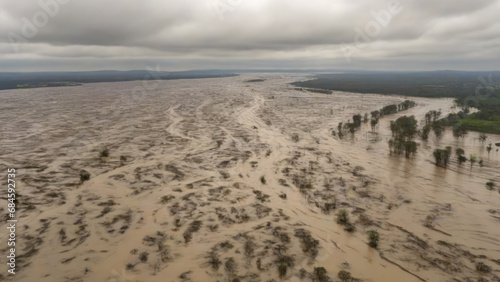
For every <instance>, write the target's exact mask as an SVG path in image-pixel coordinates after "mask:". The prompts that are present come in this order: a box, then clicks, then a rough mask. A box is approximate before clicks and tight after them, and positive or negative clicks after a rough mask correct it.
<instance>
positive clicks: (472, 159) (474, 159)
mask: <svg viewBox="0 0 500 282" xmlns="http://www.w3.org/2000/svg"><path fill="white" fill-rule="evenodd" d="M469 161H470V170H471V171H472V166H473V165H474V164H475V163H476V161H477V157H476V156H475V155H470V159H469Z"/></svg>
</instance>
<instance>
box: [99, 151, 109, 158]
mask: <svg viewBox="0 0 500 282" xmlns="http://www.w3.org/2000/svg"><path fill="white" fill-rule="evenodd" d="M107 157H109V150H108V149H104V150H103V151H102V152H101V158H107Z"/></svg>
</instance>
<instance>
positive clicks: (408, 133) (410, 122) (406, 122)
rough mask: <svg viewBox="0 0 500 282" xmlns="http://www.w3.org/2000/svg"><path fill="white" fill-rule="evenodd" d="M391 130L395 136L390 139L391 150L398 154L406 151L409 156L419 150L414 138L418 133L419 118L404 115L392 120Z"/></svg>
mask: <svg viewBox="0 0 500 282" xmlns="http://www.w3.org/2000/svg"><path fill="white" fill-rule="evenodd" d="M391 131H392V136H393V138H392V139H391V140H389V148H390V150H391V152H393V153H396V154H402V153H403V152H404V153H405V156H406V157H407V158H409V157H410V156H411V155H412V154H415V153H416V152H417V145H418V144H417V143H416V142H415V141H413V138H415V136H416V135H417V133H418V130H417V120H416V119H415V117H414V116H409V117H408V116H402V117H400V118H398V119H397V120H396V121H391Z"/></svg>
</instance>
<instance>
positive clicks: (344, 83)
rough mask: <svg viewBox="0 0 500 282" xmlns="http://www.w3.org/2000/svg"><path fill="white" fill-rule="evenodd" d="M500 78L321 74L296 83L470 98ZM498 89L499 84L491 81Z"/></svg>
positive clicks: (442, 73) (437, 73)
mask: <svg viewBox="0 0 500 282" xmlns="http://www.w3.org/2000/svg"><path fill="white" fill-rule="evenodd" d="M490 75H491V76H492V77H493V78H498V77H500V72H499V71H496V72H461V71H432V72H370V73H341V74H321V75H317V78H316V79H313V80H308V81H300V82H296V83H294V85H295V86H298V87H308V88H319V89H330V90H337V91H347V92H357V93H374V94H396V95H405V96H416V97H453V98H460V97H468V96H471V95H472V96H473V95H475V92H476V89H477V88H478V86H483V84H485V83H490V81H488V78H489V77H490ZM491 83H492V84H493V86H499V85H500V84H499V83H498V82H495V81H493V82H491Z"/></svg>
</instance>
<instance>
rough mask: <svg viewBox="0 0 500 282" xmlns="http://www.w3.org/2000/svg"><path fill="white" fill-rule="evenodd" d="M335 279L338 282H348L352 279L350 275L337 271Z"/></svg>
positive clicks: (343, 271)
mask: <svg viewBox="0 0 500 282" xmlns="http://www.w3.org/2000/svg"><path fill="white" fill-rule="evenodd" d="M337 277H338V278H339V279H340V281H349V280H351V278H352V276H351V273H349V272H348V271H345V270H341V271H339V273H338V274H337Z"/></svg>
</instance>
